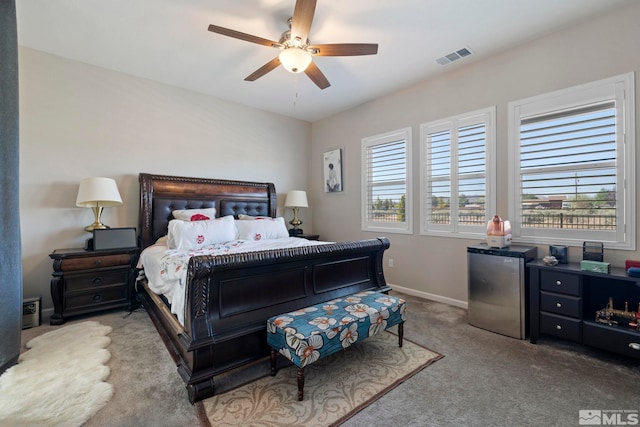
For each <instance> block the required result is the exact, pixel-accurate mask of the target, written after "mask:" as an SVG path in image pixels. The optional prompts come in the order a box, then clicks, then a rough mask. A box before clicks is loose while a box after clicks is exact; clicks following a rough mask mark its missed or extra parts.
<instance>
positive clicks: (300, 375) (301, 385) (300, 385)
mask: <svg viewBox="0 0 640 427" xmlns="http://www.w3.org/2000/svg"><path fill="white" fill-rule="evenodd" d="M303 398H304V368H298V401H302V399H303Z"/></svg>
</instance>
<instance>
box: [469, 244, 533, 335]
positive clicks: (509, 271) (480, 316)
mask: <svg viewBox="0 0 640 427" xmlns="http://www.w3.org/2000/svg"><path fill="white" fill-rule="evenodd" d="M536 256H537V248H535V247H525V246H510V247H506V248H501V249H498V248H490V247H489V246H487V245H486V244H480V245H475V246H469V247H468V248H467V266H468V284H469V310H468V317H469V324H471V325H473V326H476V327H478V328H482V329H486V330H488V331H492V332H496V333H499V334H502V335H507V336H509V337H513V338H518V339H525V338H526V335H527V317H528V316H527V311H528V310H527V306H528V292H529V291H528V286H527V277H526V276H527V275H526V272H525V264H526V263H527V262H529V261H531V260H533V259H535V258H536Z"/></svg>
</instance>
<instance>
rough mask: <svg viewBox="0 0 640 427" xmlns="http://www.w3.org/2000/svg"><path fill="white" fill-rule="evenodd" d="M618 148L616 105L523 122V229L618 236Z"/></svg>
mask: <svg viewBox="0 0 640 427" xmlns="http://www.w3.org/2000/svg"><path fill="white" fill-rule="evenodd" d="M616 147H617V141H616V106H615V102H613V101H610V102H604V103H599V104H594V105H588V106H582V107H580V108H574V109H570V110H567V111H560V112H554V113H550V114H544V115H540V116H535V117H527V118H524V119H522V120H521V124H520V202H519V203H520V206H521V209H520V212H521V218H520V222H521V224H522V227H523V228H527V227H529V228H553V229H583V230H615V228H616V216H617V215H616V194H617V179H618V177H617V175H618V171H617V169H616V166H617V160H618V159H617V151H616V150H617V148H616ZM544 211H549V212H548V214H547V212H544ZM543 212H544V214H543ZM598 212H600V213H601V214H598Z"/></svg>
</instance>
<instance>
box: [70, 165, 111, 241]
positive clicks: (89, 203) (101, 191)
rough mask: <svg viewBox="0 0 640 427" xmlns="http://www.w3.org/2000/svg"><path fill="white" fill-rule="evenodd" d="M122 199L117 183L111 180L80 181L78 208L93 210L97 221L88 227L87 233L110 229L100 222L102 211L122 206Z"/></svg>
mask: <svg viewBox="0 0 640 427" xmlns="http://www.w3.org/2000/svg"><path fill="white" fill-rule="evenodd" d="M121 204H122V198H121V197H120V192H119V191H118V186H117V185H116V182H115V181H114V180H113V179H111V178H102V177H94V178H85V179H83V180H82V181H80V187H79V188H78V197H77V198H76V206H78V207H81V208H91V209H93V214H94V215H95V221H94V222H93V224H91V225H88V226H86V227H85V228H84V229H85V230H86V231H93V230H95V229H103V228H109V227H108V226H107V225H104V224H103V223H101V222H100V216H101V215H102V210H103V209H104V208H106V207H111V206H120V205H121Z"/></svg>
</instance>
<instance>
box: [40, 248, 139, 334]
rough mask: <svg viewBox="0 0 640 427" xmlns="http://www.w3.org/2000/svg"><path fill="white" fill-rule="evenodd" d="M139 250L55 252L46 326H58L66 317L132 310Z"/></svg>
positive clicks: (64, 250)
mask: <svg viewBox="0 0 640 427" xmlns="http://www.w3.org/2000/svg"><path fill="white" fill-rule="evenodd" d="M138 253H139V250H138V249H137V248H132V249H111V250H102V251H88V250H84V249H80V248H76V249H56V250H55V251H53V253H51V254H49V257H50V258H51V259H53V274H52V278H51V298H52V299H53V310H54V313H53V315H52V316H51V318H50V320H49V322H50V323H51V324H52V325H61V324H63V323H64V322H65V321H66V318H67V317H71V316H77V315H81V314H88V313H93V312H96V311H101V310H108V309H112V308H119V307H127V308H129V309H132V308H133V301H132V289H133V286H132V285H133V280H134V278H135V276H134V268H135V265H136V262H137V260H138Z"/></svg>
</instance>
